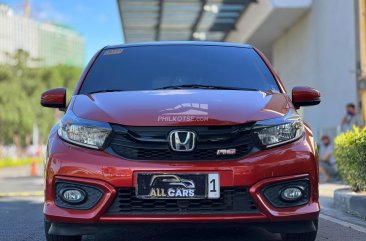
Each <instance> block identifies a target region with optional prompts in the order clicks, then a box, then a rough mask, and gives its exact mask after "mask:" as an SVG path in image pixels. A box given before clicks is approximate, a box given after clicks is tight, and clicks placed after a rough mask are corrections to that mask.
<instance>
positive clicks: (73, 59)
mask: <svg viewBox="0 0 366 241" xmlns="http://www.w3.org/2000/svg"><path fill="white" fill-rule="evenodd" d="M18 49H22V50H24V51H26V52H28V53H29V55H30V58H31V62H30V65H31V66H34V67H41V66H42V67H46V66H54V65H59V64H60V65H69V66H77V67H83V66H84V58H85V57H84V39H83V37H82V36H81V35H80V34H78V33H77V32H76V31H74V30H72V29H70V28H67V27H65V26H61V25H56V24H51V23H45V22H39V21H35V20H33V19H29V18H26V17H22V16H17V15H15V14H14V11H13V10H12V9H11V8H9V7H8V6H6V5H1V4H0V63H6V61H8V57H7V53H14V52H15V51H16V50H18Z"/></svg>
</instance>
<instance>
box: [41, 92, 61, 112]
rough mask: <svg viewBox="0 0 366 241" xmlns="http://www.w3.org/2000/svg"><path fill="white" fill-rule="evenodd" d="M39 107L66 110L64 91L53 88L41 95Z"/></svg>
mask: <svg viewBox="0 0 366 241" xmlns="http://www.w3.org/2000/svg"><path fill="white" fill-rule="evenodd" d="M41 105H42V106H44V107H50V108H59V109H60V110H64V109H66V89H65V88H55V89H50V90H47V91H46V92H44V93H43V94H42V95H41Z"/></svg>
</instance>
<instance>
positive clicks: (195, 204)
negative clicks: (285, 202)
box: [107, 188, 259, 215]
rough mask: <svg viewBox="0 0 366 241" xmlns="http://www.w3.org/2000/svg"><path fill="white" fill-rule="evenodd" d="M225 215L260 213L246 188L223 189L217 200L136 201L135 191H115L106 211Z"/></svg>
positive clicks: (112, 212) (109, 213)
mask: <svg viewBox="0 0 366 241" xmlns="http://www.w3.org/2000/svg"><path fill="white" fill-rule="evenodd" d="M198 213H199V214H226V213H229V214H230V213H241V214H245V213H259V209H258V207H257V205H256V204H255V203H254V201H253V200H252V198H251V197H250V195H249V193H248V189H247V188H222V189H221V195H220V198H219V199H180V200H176V199H175V200H173V199H138V198H137V197H136V195H135V189H118V190H117V197H116V198H115V200H114V202H113V203H112V205H111V207H110V208H109V210H108V211H107V214H108V215H119V214H198Z"/></svg>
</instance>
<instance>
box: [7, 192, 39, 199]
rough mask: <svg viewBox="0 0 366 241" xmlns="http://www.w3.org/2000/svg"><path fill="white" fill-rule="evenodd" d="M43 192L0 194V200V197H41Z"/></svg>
mask: <svg viewBox="0 0 366 241" xmlns="http://www.w3.org/2000/svg"><path fill="white" fill-rule="evenodd" d="M43 195H44V192H43V191H37V192H5V193H0V198H2V197H43Z"/></svg>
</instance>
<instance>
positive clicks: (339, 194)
mask: <svg viewBox="0 0 366 241" xmlns="http://www.w3.org/2000/svg"><path fill="white" fill-rule="evenodd" d="M333 204H334V207H335V208H336V209H340V210H342V211H346V212H348V213H351V214H353V215H356V216H358V217H361V218H364V219H366V193H363V194H359V193H355V192H352V191H351V190H350V189H349V188H343V189H337V190H335V191H334V199H333Z"/></svg>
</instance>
